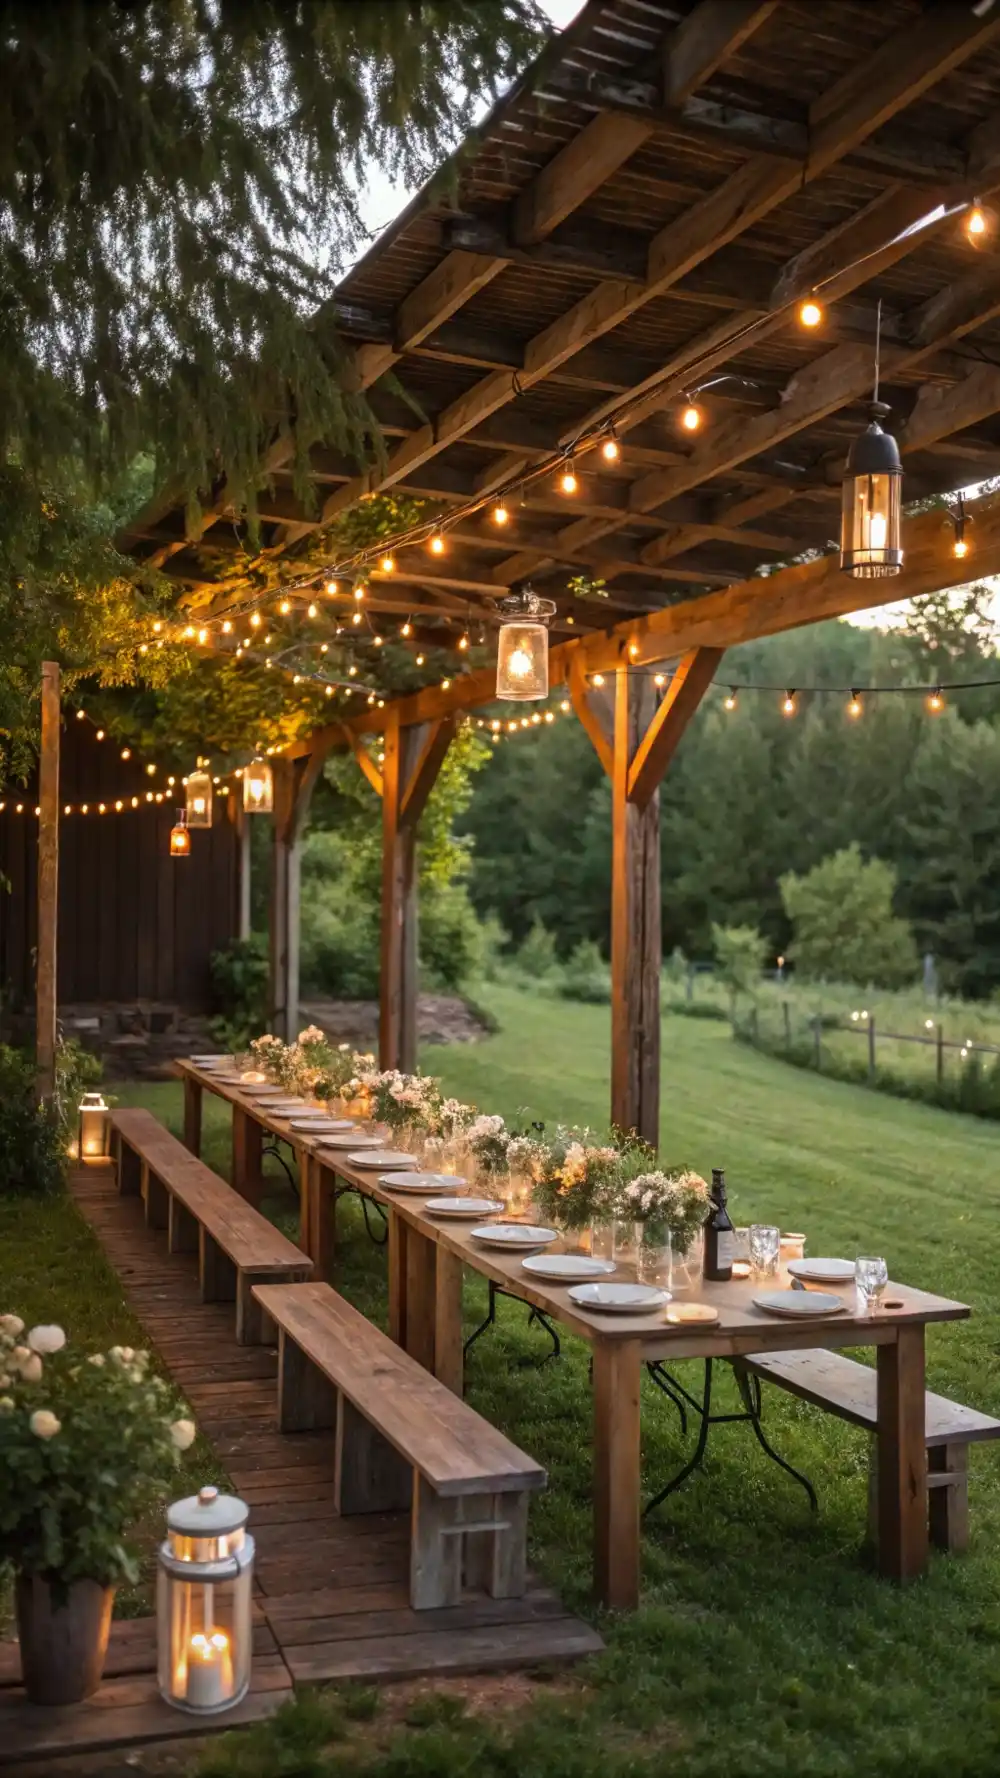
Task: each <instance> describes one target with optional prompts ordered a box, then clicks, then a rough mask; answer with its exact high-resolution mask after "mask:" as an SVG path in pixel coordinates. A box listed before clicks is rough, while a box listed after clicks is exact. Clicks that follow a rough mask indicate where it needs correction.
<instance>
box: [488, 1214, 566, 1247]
mask: <svg viewBox="0 0 1000 1778" xmlns="http://www.w3.org/2000/svg"><path fill="white" fill-rule="evenodd" d="M502 1208H503V1206H502V1205H501V1209H502ZM472 1235H473V1239H474V1240H476V1241H481V1242H482V1243H483V1246H484V1247H506V1248H507V1249H508V1250H509V1251H511V1252H517V1250H518V1249H519V1248H520V1249H522V1250H524V1249H525V1248H528V1247H548V1246H550V1245H551V1243H552V1242H553V1241H558V1239H559V1236H558V1234H557V1233H556V1231H555V1229H542V1228H537V1227H536V1226H535V1225H534V1224H533V1223H528V1222H494V1223H487V1224H486V1226H485V1227H484V1228H481V1229H473V1231H472Z"/></svg>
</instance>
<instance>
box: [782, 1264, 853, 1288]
mask: <svg viewBox="0 0 1000 1778" xmlns="http://www.w3.org/2000/svg"><path fill="white" fill-rule="evenodd" d="M788 1270H789V1272H790V1273H791V1275H792V1277H793V1278H802V1279H808V1281H809V1283H810V1284H850V1283H851V1282H852V1281H853V1278H854V1265H853V1263H852V1261H851V1260H849V1259H790V1260H789V1262H788Z"/></svg>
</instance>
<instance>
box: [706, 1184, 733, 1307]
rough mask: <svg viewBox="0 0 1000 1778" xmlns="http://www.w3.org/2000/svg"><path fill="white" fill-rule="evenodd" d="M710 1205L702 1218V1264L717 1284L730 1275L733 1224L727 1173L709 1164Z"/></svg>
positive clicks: (726, 1280)
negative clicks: (710, 1176)
mask: <svg viewBox="0 0 1000 1778" xmlns="http://www.w3.org/2000/svg"><path fill="white" fill-rule="evenodd" d="M708 1196H709V1202H710V1204H711V1209H710V1210H709V1212H708V1215H707V1216H706V1218H705V1261H704V1265H703V1267H702V1270H703V1272H704V1275H705V1277H706V1278H711V1279H712V1280H713V1282H714V1283H716V1284H728V1282H729V1280H730V1278H731V1277H732V1275H733V1245H734V1237H733V1224H732V1219H731V1217H730V1215H729V1211H728V1210H727V1209H726V1175H725V1173H724V1172H723V1171H722V1168H721V1167H713V1168H712V1184H711V1187H710V1189H709V1194H708Z"/></svg>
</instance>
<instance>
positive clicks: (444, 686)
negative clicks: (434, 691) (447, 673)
mask: <svg viewBox="0 0 1000 1778" xmlns="http://www.w3.org/2000/svg"><path fill="white" fill-rule="evenodd" d="M450 684H451V680H450V679H442V681H441V690H442V691H447V690H448V687H449V685H450Z"/></svg>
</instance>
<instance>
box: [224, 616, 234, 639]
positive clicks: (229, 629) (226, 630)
mask: <svg viewBox="0 0 1000 1778" xmlns="http://www.w3.org/2000/svg"><path fill="white" fill-rule="evenodd" d="M232 630H233V626H232V624H231V623H230V621H229V619H228V617H227V618H224V619H223V622H222V634H223V635H224V636H230V635H232Z"/></svg>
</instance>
